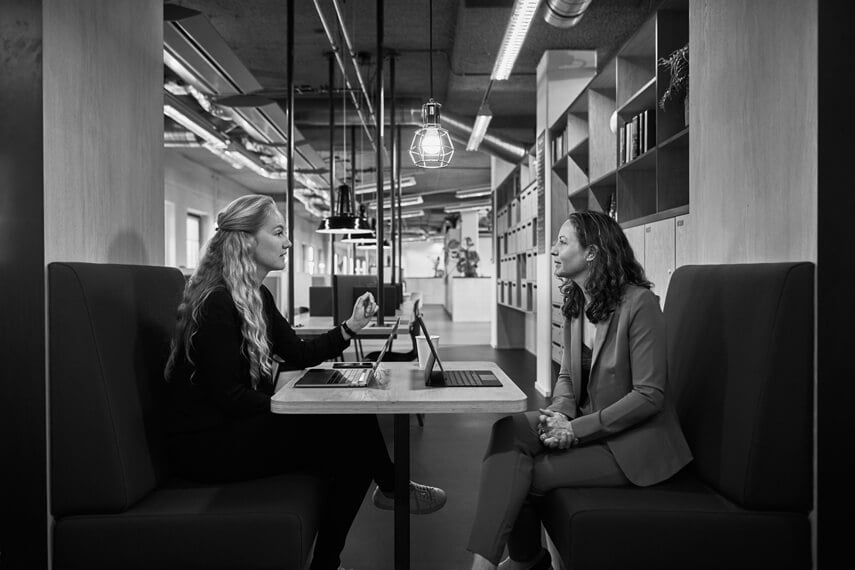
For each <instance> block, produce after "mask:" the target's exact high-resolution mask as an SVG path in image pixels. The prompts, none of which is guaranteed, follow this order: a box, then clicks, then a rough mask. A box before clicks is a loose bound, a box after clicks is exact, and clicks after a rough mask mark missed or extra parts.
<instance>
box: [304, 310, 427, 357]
mask: <svg viewBox="0 0 855 570" xmlns="http://www.w3.org/2000/svg"><path fill="white" fill-rule="evenodd" d="M396 318H397V317H384V318H383V326H382V327H381V326H379V325H378V324H377V323H376V322H372V323H369V324H368V326H367V327H365V328H364V329H362V330H361V331H359V334H358V335H357V336H356V338H355V339H353V348H354V350H355V351H356V360H362V359H363V358H365V355H364V351H363V350H362V339H364V338H370V339H380V340H386V337H388V336H389V333H391V332H392V325H394V324H395V319H396ZM338 324H339V323H334V322H333V319H332V317H309V318H308V319H303V320H301V321H300V322H298V323H297V324H296V325H292V326H293V327H294V332H295V333H297V336H299V337H301V338H312V337H315V336H320V335H322V334H324V333H325V332H327V331H329V330H330V329H332V328H335V327H336V326H337V325H338ZM409 326H410V322H409V321H408V320H404V319H401V323H400V324H399V325H398V332H400V331H402V330H403V331H406V330H407V327H409ZM395 338H398V335H397V333H396V334H395Z"/></svg>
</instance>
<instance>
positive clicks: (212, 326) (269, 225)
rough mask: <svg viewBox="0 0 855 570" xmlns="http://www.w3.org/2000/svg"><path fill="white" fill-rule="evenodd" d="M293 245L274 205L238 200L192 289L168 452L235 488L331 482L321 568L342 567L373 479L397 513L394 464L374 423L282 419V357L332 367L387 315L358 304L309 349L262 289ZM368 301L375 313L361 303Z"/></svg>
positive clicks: (432, 492)
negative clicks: (249, 483)
mask: <svg viewBox="0 0 855 570" xmlns="http://www.w3.org/2000/svg"><path fill="white" fill-rule="evenodd" d="M290 247H291V242H290V241H289V240H288V237H287V235H286V231H285V222H284V221H283V219H282V215H281V214H280V213H279V211H278V209H277V208H276V204H275V203H274V202H273V200H272V199H271V198H270V197H269V196H260V195H249V196H243V197H241V198H238V199H237V200H234V201H233V202H232V203H230V204H229V205H228V206H226V207H225V208H224V209H223V210H222V211H221V212H220V213H219V215H218V216H217V230H216V232H215V234H214V236H213V237H212V238H211V240H210V241H209V242H208V244H207V245H206V248H205V252H204V254H203V255H202V259H201V261H200V262H199V266H198V268H197V269H196V271H195V272H194V273H193V275H192V277H191V278H190V279H189V281H188V282H187V286H186V288H185V290H184V297H183V299H182V302H181V305H180V306H179V308H178V324H177V326H176V330H175V335H174V338H173V343H172V351H171V354H170V357H169V361H168V363H167V365H166V371H165V375H166V378H167V380H168V381H169V382H168V386H169V404H170V405H169V410H170V412H169V417H168V422H167V423H168V431H169V439H168V442H169V450H168V451H169V454H170V458H171V464H172V466H173V468H174V470H175V471H176V472H177V474H178V475H180V476H183V477H185V478H188V479H191V480H196V481H201V482H218V481H236V480H245V479H252V478H257V477H264V476H268V475H273V474H276V473H283V472H288V471H310V472H314V473H318V474H320V475H321V476H323V477H325V478H327V479H328V480H329V482H330V485H329V492H330V497H329V500H327V501H326V504H327V505H328V508H327V511H326V512H324V513H323V514H322V516H321V521H320V526H319V531H318V537H317V541H316V542H315V549H314V554H313V557H312V565H311V568H312V569H313V570H329V569H335V568H338V566H339V563H340V560H339V555H340V553H341V550H342V548H343V547H344V544H345V539H346V537H347V533H348V531H349V529H350V526H351V524H352V522H353V519H354V518H355V517H356V513H357V511H358V510H359V507H360V505H361V504H362V499H363V497H364V496H365V493H366V491H367V490H368V487H369V485H370V483H371V481H372V479H373V480H374V481H376V482H377V489H375V492H374V503H375V505H377V506H378V507H380V508H386V509H391V508H393V500H392V498H391V497H392V494H393V489H394V475H393V469H394V468H393V465H392V462H391V460H390V459H389V455H388V452H387V450H386V445H385V442H384V441H383V436H382V434H381V432H380V428H379V425H378V423H377V418H376V416H374V415H354V416H313V415H279V414H273V413H272V412H271V411H270V396H271V395H272V394H273V391H274V387H275V379H274V378H273V370H274V369H275V366H274V356H277V357H279V358H280V359H281V360H283V361H284V364H283V365H285V366H290V367H293V368H305V367H307V366H314V365H316V364H318V363H320V362H322V361H324V360H327V359H331V358H333V357H335V356H337V355H339V354H341V353H342V351H343V350H344V349H345V348H346V347H347V346H348V345H349V343H350V338H351V336H352V335H353V334H354V333H355V332H357V331H359V330H360V329H362V328H363V327H364V326H366V325H367V324H368V321H369V320H370V318H371V316H373V315H374V313H376V311H377V305H376V304H375V303H374V298H373V296H372V295H371V294H370V293H366V294H365V295H363V296H362V297H360V298H359V299H358V300H357V302H356V304H355V305H354V308H353V314H352V316H351V317H350V318H348V319H347V320H346V321H345V322H344V323H343V324H342V325H341V326H339V327H336V328H334V329H332V330H330V331H329V332H327V333H325V334H324V335H321V336H320V337H318V338H316V339H313V340H311V341H304V340H301V339H300V338H299V337H298V336H297V335H296V333H295V332H294V330H293V329H292V328H291V325H290V324H289V323H288V321H287V320H286V319H285V318H284V317H283V316H282V314H281V313H279V311H278V310H277V308H276V306H275V304H274V300H273V296H272V294H271V293H270V291H269V290H268V289H267V288H266V287H265V286H264V285H262V282H263V280H264V278H265V277H266V276H267V273H268V272H269V271H273V270H281V269H283V268H284V267H285V256H286V254H287V251H288V248H290ZM364 302H367V308H366V306H365V305H364V304H363V303H364ZM444 503H445V493H444V492H443V491H442V490H441V489H437V488H434V487H427V486H424V485H418V484H415V483H411V485H410V508H411V511H413V512H416V513H427V512H433V511H435V510H437V509H439V508H441V507H442V506H443V504H444Z"/></svg>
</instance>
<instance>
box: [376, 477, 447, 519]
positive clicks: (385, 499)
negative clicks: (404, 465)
mask: <svg viewBox="0 0 855 570" xmlns="http://www.w3.org/2000/svg"><path fill="white" fill-rule="evenodd" d="M371 499H372V501H373V502H374V506H375V507H377V508H378V509H385V510H387V511H392V510H395V496H394V494H389V495H387V494H386V493H384V492H383V491H381V490H380V487H377V488H375V489H374V494H373V495H372V497H371ZM445 501H446V496H445V491H443V490H442V489H440V488H439V487H429V486H428V485H420V484H419V483H414V482H412V481H410V514H413V515H426V514H429V513H433V512H436V511H438V510H439V509H441V508H442V507H443V506H444V505H445Z"/></svg>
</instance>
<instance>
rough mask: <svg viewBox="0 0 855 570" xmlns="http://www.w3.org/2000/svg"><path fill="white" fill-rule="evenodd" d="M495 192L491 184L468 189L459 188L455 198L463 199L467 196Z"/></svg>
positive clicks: (487, 194) (473, 196) (474, 196)
mask: <svg viewBox="0 0 855 570" xmlns="http://www.w3.org/2000/svg"><path fill="white" fill-rule="evenodd" d="M492 193H493V189H492V188H490V187H489V186H485V187H484V188H468V189H466V190H458V191H457V192H455V193H454V197H455V198H459V199H463V200H465V199H466V198H476V197H478V196H489V195H490V194H492Z"/></svg>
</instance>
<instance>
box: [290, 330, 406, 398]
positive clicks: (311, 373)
mask: <svg viewBox="0 0 855 570" xmlns="http://www.w3.org/2000/svg"><path fill="white" fill-rule="evenodd" d="M400 322H401V319H400V317H399V318H397V319H395V324H394V325H392V332H390V333H389V336H388V337H387V338H386V342H385V343H383V349H382V350H381V351H380V354H379V355H378V356H377V360H376V361H374V362H335V363H333V367H332V368H309V369H308V370H306V373H305V374H303V376H301V377H300V379H299V380H297V381H296V382H295V383H294V388H359V387H363V386H367V385H368V384H369V383H370V382H371V381H372V380H374V377H375V375H376V374H377V368H378V367H379V366H380V363H381V362H382V361H383V357H384V356H386V352H387V351H388V350H389V347H391V346H392V340H393V339H394V338H395V334H396V333H397V332H398V324H399V323H400Z"/></svg>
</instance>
